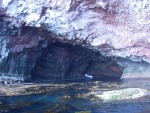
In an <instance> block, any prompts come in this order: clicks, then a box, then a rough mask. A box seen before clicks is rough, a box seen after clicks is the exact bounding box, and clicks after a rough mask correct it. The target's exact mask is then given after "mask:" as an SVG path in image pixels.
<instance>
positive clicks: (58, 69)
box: [31, 41, 122, 80]
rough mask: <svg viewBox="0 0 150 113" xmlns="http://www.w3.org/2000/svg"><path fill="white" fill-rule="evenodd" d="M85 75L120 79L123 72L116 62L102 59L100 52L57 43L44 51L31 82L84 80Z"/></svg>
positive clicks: (34, 69)
mask: <svg viewBox="0 0 150 113" xmlns="http://www.w3.org/2000/svg"><path fill="white" fill-rule="evenodd" d="M85 74H88V75H92V76H93V77H94V78H102V77H108V78H109V77H110V78H120V77H121V75H122V70H121V68H120V66H118V64H117V63H116V61H114V60H112V59H111V58H106V57H102V56H101V54H100V53H99V52H95V51H92V50H90V49H87V48H85V47H82V46H79V45H75V46H74V45H72V44H69V43H62V42H58V41H56V42H50V43H49V44H48V46H47V47H46V48H44V49H43V50H42V53H41V56H40V57H39V58H38V59H37V61H36V65H35V66H34V68H33V69H32V74H31V80H73V79H84V78H85V77H86V76H85Z"/></svg>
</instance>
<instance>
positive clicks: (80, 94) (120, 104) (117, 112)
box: [0, 79, 150, 113]
mask: <svg viewBox="0 0 150 113" xmlns="http://www.w3.org/2000/svg"><path fill="white" fill-rule="evenodd" d="M43 84H44V83H43ZM49 84H51V83H49ZM54 84H59V85H60V84H61V83H54ZM63 84H66V86H67V87H64V88H59V89H56V90H51V91H45V92H42V93H38V94H34V93H33V94H28V95H15V96H6V95H5V96H1V97H0V113H150V97H149V96H146V97H141V98H136V99H128V100H119V101H118V100H117V101H108V102H105V101H103V100H100V99H97V98H93V97H91V95H90V94H92V93H93V92H97V91H102V92H104V91H113V90H120V89H124V88H142V89H146V90H150V79H124V80H115V81H114V80H113V81H112V80H106V81H92V80H91V81H80V82H77V81H73V82H63ZM45 88H46V87H45Z"/></svg>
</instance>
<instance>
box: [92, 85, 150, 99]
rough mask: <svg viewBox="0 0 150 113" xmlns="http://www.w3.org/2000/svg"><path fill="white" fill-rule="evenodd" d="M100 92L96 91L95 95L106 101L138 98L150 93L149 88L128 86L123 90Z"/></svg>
mask: <svg viewBox="0 0 150 113" xmlns="http://www.w3.org/2000/svg"><path fill="white" fill-rule="evenodd" d="M99 93H100V94H99ZM99 93H97V92H96V94H94V96H95V97H97V98H99V99H102V100H104V101H117V100H125V99H136V98H140V97H144V96H147V95H149V94H150V92H149V91H148V90H145V89H141V88H126V89H122V90H114V91H104V92H99Z"/></svg>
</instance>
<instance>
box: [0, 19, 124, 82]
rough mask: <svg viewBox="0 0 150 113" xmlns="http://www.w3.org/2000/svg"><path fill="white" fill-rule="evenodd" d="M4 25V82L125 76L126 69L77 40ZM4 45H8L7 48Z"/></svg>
mask: <svg viewBox="0 0 150 113" xmlns="http://www.w3.org/2000/svg"><path fill="white" fill-rule="evenodd" d="M1 21H2V20H1ZM1 23H2V25H3V24H4V25H5V27H1V29H2V30H3V31H4V32H2V33H3V34H4V37H3V38H2V40H1V45H3V46H2V47H1V51H4V50H5V56H4V55H3V54H4V53H2V52H1V55H3V58H1V62H0V71H1V81H3V80H4V79H5V78H6V79H9V80H8V81H11V79H17V80H21V81H22V82H35V81H46V80H48V81H57V80H84V79H86V77H85V74H88V75H92V76H93V79H97V80H98V79H102V78H111V79H118V78H120V77H121V76H122V73H123V69H124V68H123V67H122V66H120V65H118V64H117V61H116V60H115V59H113V58H111V57H105V56H103V55H101V53H100V52H99V51H96V50H92V49H89V48H88V47H87V46H82V45H81V44H80V43H75V42H74V41H70V42H68V41H67V40H63V41H62V40H59V39H56V38H55V36H57V35H56V34H54V33H52V32H48V31H47V30H45V29H42V28H36V27H30V26H22V27H21V28H16V27H13V28H11V29H10V28H8V29H6V28H7V26H8V27H9V24H10V23H9V22H5V21H3V22H1ZM6 34H7V35H8V37H7V38H5V35H6ZM4 42H7V43H5V45H4V44H3V43H4ZM84 43H85V42H84ZM6 51H7V54H6Z"/></svg>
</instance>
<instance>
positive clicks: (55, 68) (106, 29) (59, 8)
mask: <svg viewBox="0 0 150 113" xmlns="http://www.w3.org/2000/svg"><path fill="white" fill-rule="evenodd" d="M149 11H150V3H149V1H148V0H144V1H138V2H137V0H59V1H57V0H38V1H37V0H31V1H24V0H5V1H4V0H1V1H0V72H1V76H2V77H3V76H6V75H7V76H8V77H12V76H15V77H16V78H19V77H22V78H23V79H24V80H26V81H28V80H31V78H33V79H35V78H42V79H43V78H44V79H64V78H66V79H70V78H82V77H84V74H91V75H93V76H96V77H97V76H99V77H102V76H105V77H115V78H116V77H117V78H120V77H121V75H122V74H123V76H124V78H125V77H126V76H125V75H130V76H128V77H131V76H132V77H133V75H135V73H138V75H139V74H141V75H142V76H143V77H149V75H150V71H149V68H148V67H150V65H149V63H150V54H149V53H150V49H149V48H150V39H149V37H150V33H149V29H150V27H149V24H150V19H149V18H150V13H149ZM132 61H133V62H132ZM124 68H125V70H124ZM123 70H124V71H123ZM145 70H146V71H145Z"/></svg>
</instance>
